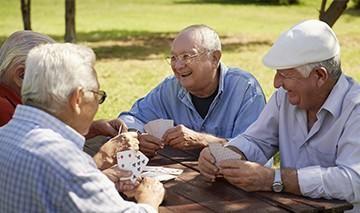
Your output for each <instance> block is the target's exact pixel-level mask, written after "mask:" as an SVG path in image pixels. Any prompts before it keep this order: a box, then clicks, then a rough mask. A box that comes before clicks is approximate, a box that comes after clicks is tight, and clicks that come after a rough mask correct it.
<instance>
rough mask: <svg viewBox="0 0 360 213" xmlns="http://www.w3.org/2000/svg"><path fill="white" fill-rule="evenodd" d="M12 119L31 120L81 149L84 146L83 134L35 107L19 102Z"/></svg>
mask: <svg viewBox="0 0 360 213" xmlns="http://www.w3.org/2000/svg"><path fill="white" fill-rule="evenodd" d="M14 119H19V120H24V121H28V122H32V123H35V124H37V125H39V126H40V127H41V128H47V129H51V130H53V131H54V132H56V133H58V134H60V135H61V136H62V137H64V138H65V139H67V140H69V141H71V142H73V143H74V144H75V145H76V146H77V147H78V148H79V149H82V148H83V146H84V143H85V138H84V136H82V135H80V134H79V133H78V132H76V131H75V130H74V129H73V128H71V127H70V126H68V125H67V124H65V123H64V122H62V121H60V120H59V119H57V118H56V117H54V116H53V115H51V114H49V113H47V112H45V111H43V110H41V109H38V108H36V107H32V106H27V105H20V104H19V105H18V106H17V107H16V109H15V114H14Z"/></svg>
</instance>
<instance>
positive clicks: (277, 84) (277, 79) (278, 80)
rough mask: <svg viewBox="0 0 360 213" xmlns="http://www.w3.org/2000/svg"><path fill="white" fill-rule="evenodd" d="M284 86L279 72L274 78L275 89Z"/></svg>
mask: <svg viewBox="0 0 360 213" xmlns="http://www.w3.org/2000/svg"><path fill="white" fill-rule="evenodd" d="M282 86H283V77H282V76H281V75H280V74H279V72H276V74H275V77H274V87H275V88H280V87H282Z"/></svg>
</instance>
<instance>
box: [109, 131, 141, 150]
mask: <svg viewBox="0 0 360 213" xmlns="http://www.w3.org/2000/svg"><path fill="white" fill-rule="evenodd" d="M111 141H113V142H114V144H115V146H116V152H120V151H124V150H127V149H133V150H139V141H138V139H137V134H136V133H134V132H126V133H121V134H120V135H117V136H116V137H114V138H112V139H111Z"/></svg>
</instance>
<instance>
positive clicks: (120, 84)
mask: <svg viewBox="0 0 360 213" xmlns="http://www.w3.org/2000/svg"><path fill="white" fill-rule="evenodd" d="M320 4H321V1H320V0H300V3H299V4H296V5H278V4H271V3H266V2H265V3H264V2H261V1H256V0H253V1H249V0H232V1H231V0H227V1H226V0H223V1H221V0H217V1H215V0H154V1H151V0H77V1H76V37H77V43H79V44H83V45H86V46H89V47H91V48H93V50H94V51H95V53H96V56H97V63H96V70H97V73H98V77H99V81H100V85H101V88H102V89H104V90H105V91H106V92H107V93H108V99H107V100H106V102H105V103H104V104H102V105H101V106H100V108H99V111H98V113H97V115H96V117H97V118H106V119H110V118H115V117H117V115H118V114H119V112H121V111H126V110H128V109H130V107H131V105H132V104H133V103H134V101H135V100H136V99H138V98H140V97H142V96H144V95H146V94H147V93H148V92H149V91H150V90H151V89H152V88H154V87H155V86H156V85H157V84H158V83H159V82H161V81H162V80H163V79H164V78H165V77H166V76H168V75H171V74H172V71H171V68H170V66H169V65H168V64H167V62H166V61H165V57H166V56H167V55H168V54H169V52H170V45H171V41H172V39H173V38H174V36H175V35H176V33H177V32H178V31H180V30H181V29H183V28H184V27H186V26H188V25H191V24H206V25H209V26H211V27H212V28H214V29H215V30H216V31H217V32H218V33H219V35H220V36H221V40H222V45H223V57H222V61H223V62H224V63H225V64H227V65H228V66H235V67H240V68H242V69H244V70H247V71H249V72H250V73H252V74H253V75H254V76H255V77H256V78H257V79H258V80H259V82H260V84H261V86H262V88H263V90H264V92H265V95H266V97H267V100H268V99H269V98H270V96H271V94H272V93H273V91H274V88H273V86H272V82H273V81H272V79H273V76H274V71H273V70H270V69H268V68H266V67H265V66H263V64H262V57H263V55H264V54H265V53H266V51H267V50H268V49H269V48H270V46H271V44H272V43H273V42H274V41H275V39H276V38H277V37H278V36H279V34H280V33H281V32H283V31H285V30H287V29H288V28H290V27H291V26H292V25H294V24H296V23H298V22H300V21H301V20H305V19H318V16H319V9H320ZM0 5H1V6H0V43H2V42H3V41H4V40H5V39H6V37H7V36H9V35H10V34H11V33H13V32H15V31H17V30H22V29H23V24H22V18H21V11H20V0H0ZM64 8H65V3H64V0H32V1H31V25H32V30H33V31H37V32H40V33H44V34H48V35H49V36H51V37H53V38H54V39H56V40H57V41H59V42H63V40H64V39H63V38H64V32H65V18H64V11H65V10H64ZM359 15H360V10H359V9H355V8H354V2H350V3H349V4H348V9H347V10H346V11H345V12H344V13H343V14H342V16H341V17H340V18H339V19H338V20H337V22H336V23H335V25H334V26H333V29H334V30H335V32H336V34H337V36H338V38H339V41H340V43H341V48H342V54H341V58H342V67H343V71H344V73H346V74H347V75H350V76H352V77H353V78H355V79H356V80H357V81H360V74H359V71H360V18H359ZM234 98H236V97H234Z"/></svg>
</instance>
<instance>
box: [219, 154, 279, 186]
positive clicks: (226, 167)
mask: <svg viewBox="0 0 360 213" xmlns="http://www.w3.org/2000/svg"><path fill="white" fill-rule="evenodd" d="M219 167H220V173H222V174H223V175H224V178H225V179H226V180H227V181H229V182H230V183H231V184H233V185H235V186H236V187H239V188H241V189H243V190H245V191H249V192H251V191H271V185H272V181H273V178H274V170H273V169H271V168H267V167H264V166H262V165H260V164H258V163H253V162H250V161H243V160H224V161H221V162H220V163H219Z"/></svg>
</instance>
